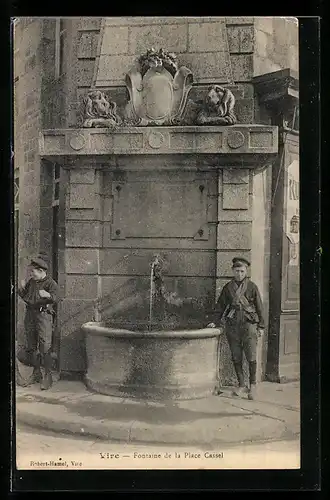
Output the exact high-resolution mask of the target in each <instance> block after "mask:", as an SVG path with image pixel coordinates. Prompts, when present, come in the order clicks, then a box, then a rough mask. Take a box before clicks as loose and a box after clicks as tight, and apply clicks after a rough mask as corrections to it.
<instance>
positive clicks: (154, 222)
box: [112, 175, 208, 239]
mask: <svg viewBox="0 0 330 500" xmlns="http://www.w3.org/2000/svg"><path fill="white" fill-rule="evenodd" d="M112 194H113V200H114V201H113V203H114V204H113V210H114V211H113V226H112V239H122V238H197V239H208V225H207V196H208V186H207V183H206V182H204V183H203V182H202V181H200V180H195V181H193V182H189V183H187V182H178V181H176V180H175V178H174V179H173V181H168V180H165V179H162V176H161V175H160V177H159V181H158V182H157V183H156V182H154V181H153V180H148V177H147V176H146V177H145V179H144V180H143V181H142V182H141V181H137V182H134V181H129V182H127V183H123V182H120V183H118V182H114V183H113V188H112Z"/></svg>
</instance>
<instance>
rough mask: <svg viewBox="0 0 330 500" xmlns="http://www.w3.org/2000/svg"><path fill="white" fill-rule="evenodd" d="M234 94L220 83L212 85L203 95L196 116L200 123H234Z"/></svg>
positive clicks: (235, 120)
mask: <svg viewBox="0 0 330 500" xmlns="http://www.w3.org/2000/svg"><path fill="white" fill-rule="evenodd" d="M234 106H235V97H234V94H233V93H232V92H231V91H230V90H229V89H226V88H224V87H221V86H220V85H212V86H211V87H210V88H209V89H208V91H207V94H206V96H205V99H204V104H203V107H202V110H201V111H200V112H199V114H198V116H197V123H198V124H200V125H234V124H235V123H236V122H237V119H236V116H235V114H234Z"/></svg>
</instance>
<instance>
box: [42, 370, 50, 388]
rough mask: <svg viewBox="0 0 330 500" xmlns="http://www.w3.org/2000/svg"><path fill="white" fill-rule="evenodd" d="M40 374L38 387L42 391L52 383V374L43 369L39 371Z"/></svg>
mask: <svg viewBox="0 0 330 500" xmlns="http://www.w3.org/2000/svg"><path fill="white" fill-rule="evenodd" d="M41 375H42V376H41V381H40V389H41V390H42V391H47V390H48V389H50V388H51V386H52V385H53V378H52V374H51V372H50V371H48V370H47V371H46V370H45V371H42V372H41Z"/></svg>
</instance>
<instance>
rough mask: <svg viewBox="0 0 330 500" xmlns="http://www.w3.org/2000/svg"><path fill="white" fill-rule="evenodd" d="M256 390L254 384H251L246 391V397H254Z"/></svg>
mask: <svg viewBox="0 0 330 500" xmlns="http://www.w3.org/2000/svg"><path fill="white" fill-rule="evenodd" d="M256 390H257V386H256V384H251V386H250V389H249V392H248V399H251V400H253V399H255V397H256Z"/></svg>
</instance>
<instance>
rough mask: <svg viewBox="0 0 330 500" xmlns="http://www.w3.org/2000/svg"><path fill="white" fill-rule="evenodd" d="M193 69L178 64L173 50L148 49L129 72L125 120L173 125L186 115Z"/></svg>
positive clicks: (142, 124)
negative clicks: (128, 99) (185, 110)
mask: <svg viewBox="0 0 330 500" xmlns="http://www.w3.org/2000/svg"><path fill="white" fill-rule="evenodd" d="M192 84H193V75H192V72H191V71H190V70H189V69H188V68H186V67H185V66H181V67H180V68H179V67H178V63H177V58H176V55H175V54H174V53H170V52H166V51H164V50H163V49H160V50H159V51H158V52H156V51H155V49H151V50H148V51H147V52H146V53H145V54H143V55H142V56H141V57H140V58H139V59H138V64H137V66H136V67H135V68H132V69H131V70H130V71H129V72H128V73H127V75H126V86H127V89H128V92H129V96H130V101H129V103H128V105H127V106H126V110H125V111H126V121H127V122H130V123H132V124H134V125H140V126H147V125H149V126H150V125H173V124H175V123H176V122H178V121H179V120H180V118H181V116H182V114H183V111H184V109H185V105H186V102H187V97H188V93H189V91H190V89H191V87H192Z"/></svg>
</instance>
